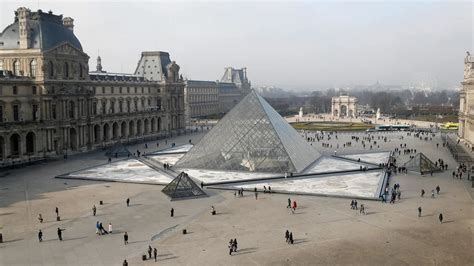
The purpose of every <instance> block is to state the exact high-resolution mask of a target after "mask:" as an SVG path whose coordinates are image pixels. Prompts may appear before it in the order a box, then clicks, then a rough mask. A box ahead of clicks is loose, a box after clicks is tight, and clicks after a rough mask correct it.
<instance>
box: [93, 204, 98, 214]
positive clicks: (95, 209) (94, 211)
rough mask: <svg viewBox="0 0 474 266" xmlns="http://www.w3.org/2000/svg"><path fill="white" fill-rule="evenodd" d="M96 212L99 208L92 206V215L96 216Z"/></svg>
mask: <svg viewBox="0 0 474 266" xmlns="http://www.w3.org/2000/svg"><path fill="white" fill-rule="evenodd" d="M96 212H97V208H96V207H95V205H94V206H92V215H93V216H95V214H96Z"/></svg>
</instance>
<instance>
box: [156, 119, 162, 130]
mask: <svg viewBox="0 0 474 266" xmlns="http://www.w3.org/2000/svg"><path fill="white" fill-rule="evenodd" d="M156 126H157V130H156V131H158V132H160V131H161V117H158V122H157V125H156Z"/></svg>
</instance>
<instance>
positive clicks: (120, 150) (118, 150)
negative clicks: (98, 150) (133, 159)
mask: <svg viewBox="0 0 474 266" xmlns="http://www.w3.org/2000/svg"><path fill="white" fill-rule="evenodd" d="M128 155H132V153H130V151H129V150H128V149H127V148H126V147H125V145H123V143H122V142H120V141H119V142H117V143H115V144H114V145H113V146H112V147H110V148H109V149H108V150H107V151H106V152H105V156H107V157H124V156H128Z"/></svg>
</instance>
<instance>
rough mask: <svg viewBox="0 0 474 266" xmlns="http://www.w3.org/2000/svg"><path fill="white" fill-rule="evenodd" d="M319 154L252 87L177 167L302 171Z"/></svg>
mask: <svg viewBox="0 0 474 266" xmlns="http://www.w3.org/2000/svg"><path fill="white" fill-rule="evenodd" d="M320 156H321V154H320V153H318V152H317V151H316V150H315V149H314V148H313V147H312V146H311V145H309V144H308V143H307V142H306V141H305V140H304V139H303V137H302V136H300V134H299V133H298V132H297V131H296V130H295V129H294V128H293V127H292V126H291V125H290V124H288V122H287V121H286V120H285V119H284V118H283V117H281V116H280V114H278V112H277V111H275V109H273V108H272V107H271V106H270V104H268V103H267V101H265V100H264V99H263V98H262V97H261V96H260V95H258V94H257V93H256V92H255V91H252V92H250V93H249V94H248V95H247V96H246V97H245V98H244V99H242V101H241V102H240V103H239V104H238V105H236V106H235V107H234V108H233V109H232V110H231V111H230V112H229V113H228V114H227V115H226V116H224V118H222V119H221V121H219V123H218V124H217V125H216V126H215V127H214V128H213V129H212V130H211V131H210V132H209V133H207V134H206V135H205V136H204V137H203V138H202V139H201V141H200V142H199V143H198V144H196V145H195V146H194V147H193V148H192V149H191V150H190V151H189V152H188V153H187V154H186V155H184V156H183V157H182V158H181V159H180V160H179V161H178V162H177V163H176V165H175V167H177V168H199V169H215V170H234V171H251V172H253V171H255V172H276V173H283V172H294V173H299V172H302V171H303V170H304V169H305V168H306V167H308V166H309V165H310V164H312V163H313V162H314V161H315V160H316V159H318V158H319V157H320Z"/></svg>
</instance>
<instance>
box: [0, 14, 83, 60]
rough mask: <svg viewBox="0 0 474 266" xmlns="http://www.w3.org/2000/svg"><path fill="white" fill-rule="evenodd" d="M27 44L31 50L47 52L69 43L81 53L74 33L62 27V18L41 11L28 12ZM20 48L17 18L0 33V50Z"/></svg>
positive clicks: (79, 44) (80, 46)
mask: <svg viewBox="0 0 474 266" xmlns="http://www.w3.org/2000/svg"><path fill="white" fill-rule="evenodd" d="M27 28H28V29H29V34H30V38H29V44H28V47H29V48H32V49H42V50H49V49H51V48H54V47H56V46H58V45H60V44H62V43H69V44H70V45H72V46H73V47H75V48H77V49H79V50H80V51H82V45H81V43H80V41H79V39H78V38H77V37H76V35H74V32H73V31H72V30H70V29H68V28H67V27H66V26H64V25H63V16H62V15H59V16H58V15H54V14H52V13H43V12H42V11H41V10H38V11H37V12H30V13H29V15H28V18H27ZM19 48H20V31H19V20H18V16H15V21H14V22H13V23H12V24H10V25H9V26H7V27H6V28H5V29H4V30H3V32H1V33H0V50H14V49H19Z"/></svg>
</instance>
